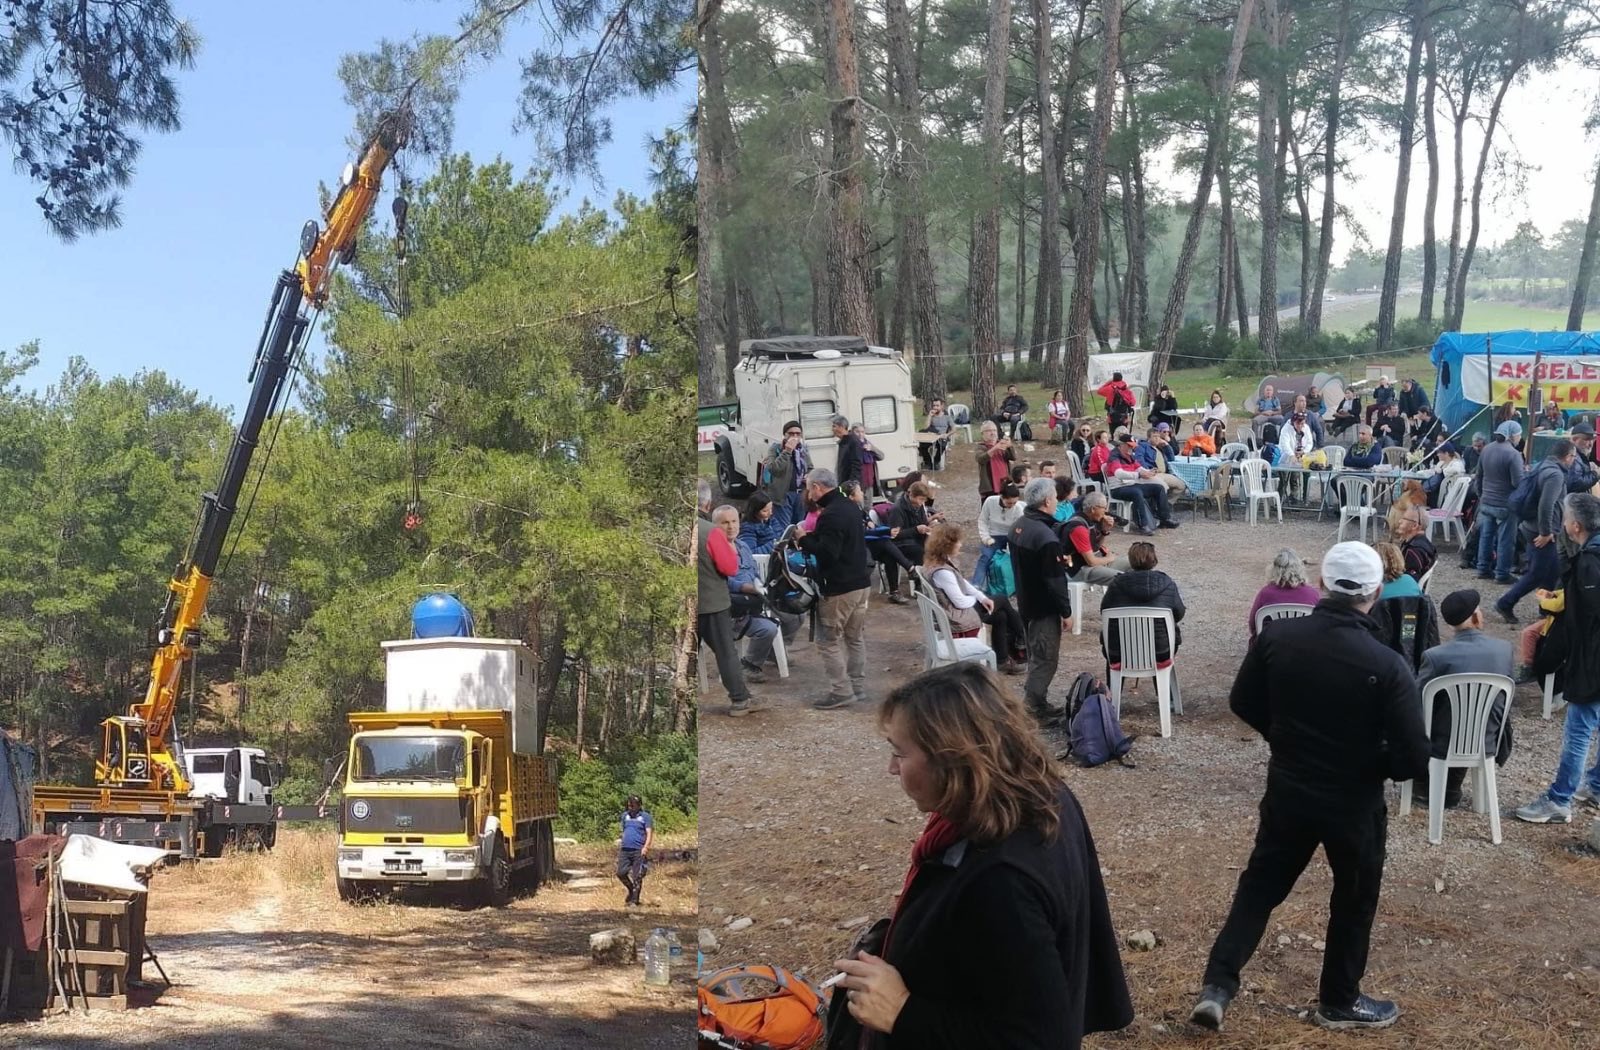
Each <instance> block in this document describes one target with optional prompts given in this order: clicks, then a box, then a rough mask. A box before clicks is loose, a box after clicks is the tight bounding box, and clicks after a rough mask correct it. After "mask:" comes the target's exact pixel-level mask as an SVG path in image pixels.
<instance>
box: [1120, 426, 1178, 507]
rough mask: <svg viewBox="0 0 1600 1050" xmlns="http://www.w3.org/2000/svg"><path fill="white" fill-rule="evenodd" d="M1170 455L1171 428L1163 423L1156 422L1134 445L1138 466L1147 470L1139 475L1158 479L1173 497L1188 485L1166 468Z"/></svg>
mask: <svg viewBox="0 0 1600 1050" xmlns="http://www.w3.org/2000/svg"><path fill="white" fill-rule="evenodd" d="M1171 455H1172V428H1171V427H1169V426H1167V424H1165V423H1160V424H1157V425H1156V426H1153V427H1151V428H1150V429H1149V431H1147V432H1146V435H1145V439H1144V440H1143V441H1141V442H1139V443H1138V445H1136V446H1135V447H1134V450H1133V457H1134V459H1135V461H1137V462H1138V464H1139V466H1140V467H1141V468H1142V469H1143V470H1145V471H1148V472H1149V473H1148V474H1143V473H1141V474H1140V476H1141V477H1149V478H1150V480H1152V481H1159V482H1161V483H1162V484H1163V485H1165V486H1166V487H1167V492H1168V493H1169V494H1171V495H1172V496H1173V497H1174V498H1176V497H1178V496H1182V495H1184V494H1185V493H1187V492H1188V491H1189V486H1188V485H1187V484H1185V483H1184V480H1183V479H1182V478H1180V477H1178V476H1177V475H1176V474H1174V473H1172V471H1170V470H1168V469H1167V457H1169V456H1171Z"/></svg>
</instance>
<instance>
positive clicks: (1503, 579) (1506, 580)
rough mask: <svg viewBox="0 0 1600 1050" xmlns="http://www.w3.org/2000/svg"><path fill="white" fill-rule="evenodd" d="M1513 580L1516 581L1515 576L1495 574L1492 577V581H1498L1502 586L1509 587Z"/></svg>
mask: <svg viewBox="0 0 1600 1050" xmlns="http://www.w3.org/2000/svg"><path fill="white" fill-rule="evenodd" d="M1515 581H1516V577H1515V576H1496V577H1495V578H1494V582H1495V583H1498V584H1499V585H1500V586H1502V587H1509V586H1511V584H1512V583H1514V582H1515Z"/></svg>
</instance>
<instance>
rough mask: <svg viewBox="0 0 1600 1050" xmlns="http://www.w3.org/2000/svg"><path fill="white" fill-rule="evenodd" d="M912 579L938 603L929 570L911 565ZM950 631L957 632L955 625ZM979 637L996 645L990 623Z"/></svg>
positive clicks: (989, 643)
mask: <svg viewBox="0 0 1600 1050" xmlns="http://www.w3.org/2000/svg"><path fill="white" fill-rule="evenodd" d="M911 579H912V586H914V587H916V586H920V587H921V589H922V590H921V593H923V594H926V595H928V596H929V597H931V598H933V600H934V604H938V601H939V599H938V597H937V596H936V595H935V592H934V586H933V578H932V577H931V576H929V575H928V573H927V571H926V570H924V569H923V567H922V566H920V565H913V566H911ZM939 608H940V611H941V612H943V611H944V607H943V606H940V607H939ZM949 618H950V614H949V613H945V619H947V620H948V619H949ZM950 633H951V634H954V633H955V628H954V627H952V628H951V629H950ZM977 637H979V638H982V639H983V644H984V645H987V646H989V647H990V648H993V647H994V643H993V642H991V641H990V640H989V639H990V635H989V625H988V624H984V625H983V627H982V628H981V629H980V630H979V631H978V635H977Z"/></svg>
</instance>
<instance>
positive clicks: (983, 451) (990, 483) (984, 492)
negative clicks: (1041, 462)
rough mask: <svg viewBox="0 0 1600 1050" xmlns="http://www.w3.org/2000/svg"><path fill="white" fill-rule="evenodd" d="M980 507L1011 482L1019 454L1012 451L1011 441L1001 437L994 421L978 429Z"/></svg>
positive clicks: (984, 423)
mask: <svg viewBox="0 0 1600 1050" xmlns="http://www.w3.org/2000/svg"><path fill="white" fill-rule="evenodd" d="M975 455H976V457H977V460H978V505H979V506H980V507H982V505H983V501H984V500H986V499H988V498H989V497H990V496H993V495H994V494H995V493H996V492H999V491H1000V487H1001V486H1002V485H1004V484H1005V483H1006V482H1008V481H1010V480H1011V464H1012V463H1013V462H1015V460H1016V458H1017V454H1016V453H1015V452H1014V451H1012V448H1011V439H1010V438H1003V437H1001V436H1000V428H999V427H998V426H996V425H995V422H994V420H992V419H986V420H984V421H983V425H982V426H980V427H979V428H978V450H977V452H976V453H975Z"/></svg>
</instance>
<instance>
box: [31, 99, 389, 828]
mask: <svg viewBox="0 0 1600 1050" xmlns="http://www.w3.org/2000/svg"><path fill="white" fill-rule="evenodd" d="M409 129H410V119H409V115H408V114H407V113H405V112H396V113H390V114H386V115H384V116H383V117H382V118H381V119H380V120H379V122H378V128H377V131H376V132H375V133H374V134H373V136H372V138H371V140H370V141H369V142H368V143H367V145H366V148H365V149H364V150H363V151H362V154H361V157H360V158H359V160H357V161H356V162H354V163H351V164H348V165H346V166H345V169H344V172H343V174H342V175H341V177H340V180H339V183H340V185H339V191H338V193H337V194H336V195H335V197H334V199H333V202H332V204H330V205H329V208H328V213H327V216H326V227H325V228H319V227H318V225H317V222H316V220H314V219H313V220H310V221H308V222H307V223H306V225H305V227H304V228H303V229H302V230H301V233H300V255H299V258H298V260H297V261H296V263H295V266H294V269H292V270H285V271H283V272H282V273H281V274H279V275H278V280H277V284H276V286H275V287H274V288H273V293H272V303H271V306H270V307H269V308H268V311H267V318H266V323H265V324H264V325H263V327H262V331H261V338H260V341H259V342H258V344H257V346H256V353H255V359H254V362H253V363H252V365H251V368H250V377H249V382H250V399H249V401H248V402H247V403H246V406H245V410H244V415H243V417H242V418H241V419H240V421H239V425H238V428H237V429H236V430H235V431H234V436H233V444H232V446H231V448H230V449H229V451H228V458H227V461H226V464H225V465H224V467H223V470H222V476H221V478H220V479H219V481H218V483H217V487H216V489H215V490H214V491H212V492H207V493H205V494H204V495H203V496H202V497H201V499H200V516H199V520H198V521H197V522H196V525H195V531H194V535H193V537H192V539H191V540H190V544H189V549H188V552H187V553H186V555H185V557H184V560H183V561H182V562H180V563H179V564H178V567H177V569H176V571H175V572H174V573H173V577H172V580H171V581H170V582H169V583H168V584H167V598H166V602H165V604H164V605H163V606H162V609H161V616H160V619H159V620H158V621H157V624H156V646H157V648H156V652H155V657H154V659H153V660H152V662H151V665H150V684H149V687H148V689H147V690H146V691H145V696H144V699H143V700H142V701H140V702H138V703H135V704H131V705H130V706H129V708H128V713H127V714H125V715H116V716H113V717H111V718H108V719H106V720H105V722H103V723H102V725H101V729H102V739H101V751H100V757H99V759H98V760H97V761H96V762H95V782H96V784H97V785H99V786H98V787H95V788H63V787H39V788H37V789H36V791H35V795H34V823H35V826H36V827H37V828H39V829H40V830H59V831H62V832H63V833H70V832H72V831H83V832H88V833H90V834H95V835H99V836H100V837H103V838H111V839H115V840H117V841H122V842H138V843H142V844H149V845H163V846H166V847H168V848H175V849H177V850H178V851H179V852H180V854H181V855H183V856H185V857H192V856H195V855H196V853H197V852H204V853H208V854H215V853H217V852H219V851H220V847H221V843H222V841H223V839H224V838H225V837H226V836H227V835H228V834H230V833H231V832H232V831H233V830H234V829H237V828H253V829H256V830H257V832H258V833H259V834H260V835H261V837H262V838H263V840H264V841H266V842H267V844H269V845H270V844H271V838H272V833H273V829H274V828H275V825H276V822H277V821H279V820H286V819H293V820H303V819H317V818H321V817H325V816H332V813H329V812H325V811H324V810H325V807H319V806H279V805H273V804H272V802H271V796H270V779H269V780H268V781H267V783H266V785H265V786H266V788H267V789H268V793H267V794H265V795H249V794H248V793H243V794H242V793H241V792H240V791H239V790H238V785H239V784H240V783H241V781H251V780H252V778H251V776H250V771H249V767H250V766H253V763H252V762H251V759H252V756H259V759H258V760H259V761H260V763H261V767H262V770H263V772H264V769H265V761H264V756H263V755H261V752H259V751H257V750H255V749H239V748H235V749H231V753H230V755H229V756H228V758H227V759H226V761H225V764H228V765H229V766H230V768H228V769H227V773H226V778H227V780H226V782H227V785H228V786H227V788H226V789H225V790H224V791H223V792H222V793H221V794H222V797H221V798H216V797H212V796H207V797H195V795H194V794H193V793H192V792H193V791H194V777H195V771H194V770H193V769H192V768H190V767H189V766H188V765H186V763H185V761H184V757H185V756H184V752H183V749H182V747H181V745H180V743H179V741H178V737H177V732H176V722H175V715H176V712H177V705H178V697H179V691H178V688H179V681H180V679H181V677H182V674H183V669H184V666H185V665H186V664H188V663H189V661H191V660H192V659H193V658H194V651H195V646H196V645H197V644H198V642H199V637H200V635H199V632H200V621H201V618H202V617H203V616H204V614H205V607H206V597H207V595H208V594H209V592H210V589H211V581H212V579H213V577H214V575H215V573H216V570H217V562H218V561H219V559H220V557H221V554H222V547H223V544H224V542H225V541H226V539H227V536H228V532H229V529H230V527H231V526H232V524H233V520H234V516H235V513H236V512H237V510H238V505H239V498H240V495H241V493H242V492H243V491H244V485H245V480H246V477H247V475H248V474H249V471H250V462H251V459H252V458H253V457H254V455H255V451H256V449H257V447H258V446H259V444H260V440H261V433H262V429H263V427H264V426H265V424H266V423H267V421H268V420H269V419H271V418H272V417H273V415H275V414H276V413H277V411H278V409H279V408H281V407H282V400H283V396H284V394H285V393H286V391H287V386H288V384H287V380H288V378H289V374H290V371H291V369H292V368H293V366H294V364H295V360H296V358H297V356H298V355H299V353H300V350H301V347H302V345H303V343H304V340H305V336H306V333H307V332H308V331H309V330H310V328H311V324H312V318H311V316H310V311H312V310H320V309H321V308H322V306H323V305H324V304H325V303H326V302H327V298H328V285H329V282H330V280H331V279H332V277H333V273H334V270H335V269H336V268H337V267H338V266H339V264H341V263H345V262H348V261H349V260H350V259H351V258H352V257H353V255H354V252H355V244H356V235H357V234H358V233H359V232H360V230H361V226H362V224H363V223H364V222H365V221H366V219H367V216H368V215H369V214H371V212H372V207H373V204H374V203H375V202H376V200H377V197H378V190H379V186H380V184H381V182H382V179H383V173H384V171H385V170H386V169H387V168H388V166H389V163H390V161H392V160H393V159H394V156H395V154H396V153H397V152H398V151H399V150H400V149H401V148H402V147H403V146H404V145H405V142H406V138H407V136H408V133H409ZM397 203H398V202H397ZM403 213H404V212H403V205H402V206H398V207H397V209H396V215H397V217H399V216H401V215H403ZM224 750H227V749H224ZM208 757H209V756H208ZM219 761H222V759H221V757H220V756H219ZM253 782H254V783H256V784H258V785H260V782H261V778H260V777H259V776H258V777H255V778H254V780H253ZM263 803H264V804H263Z"/></svg>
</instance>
